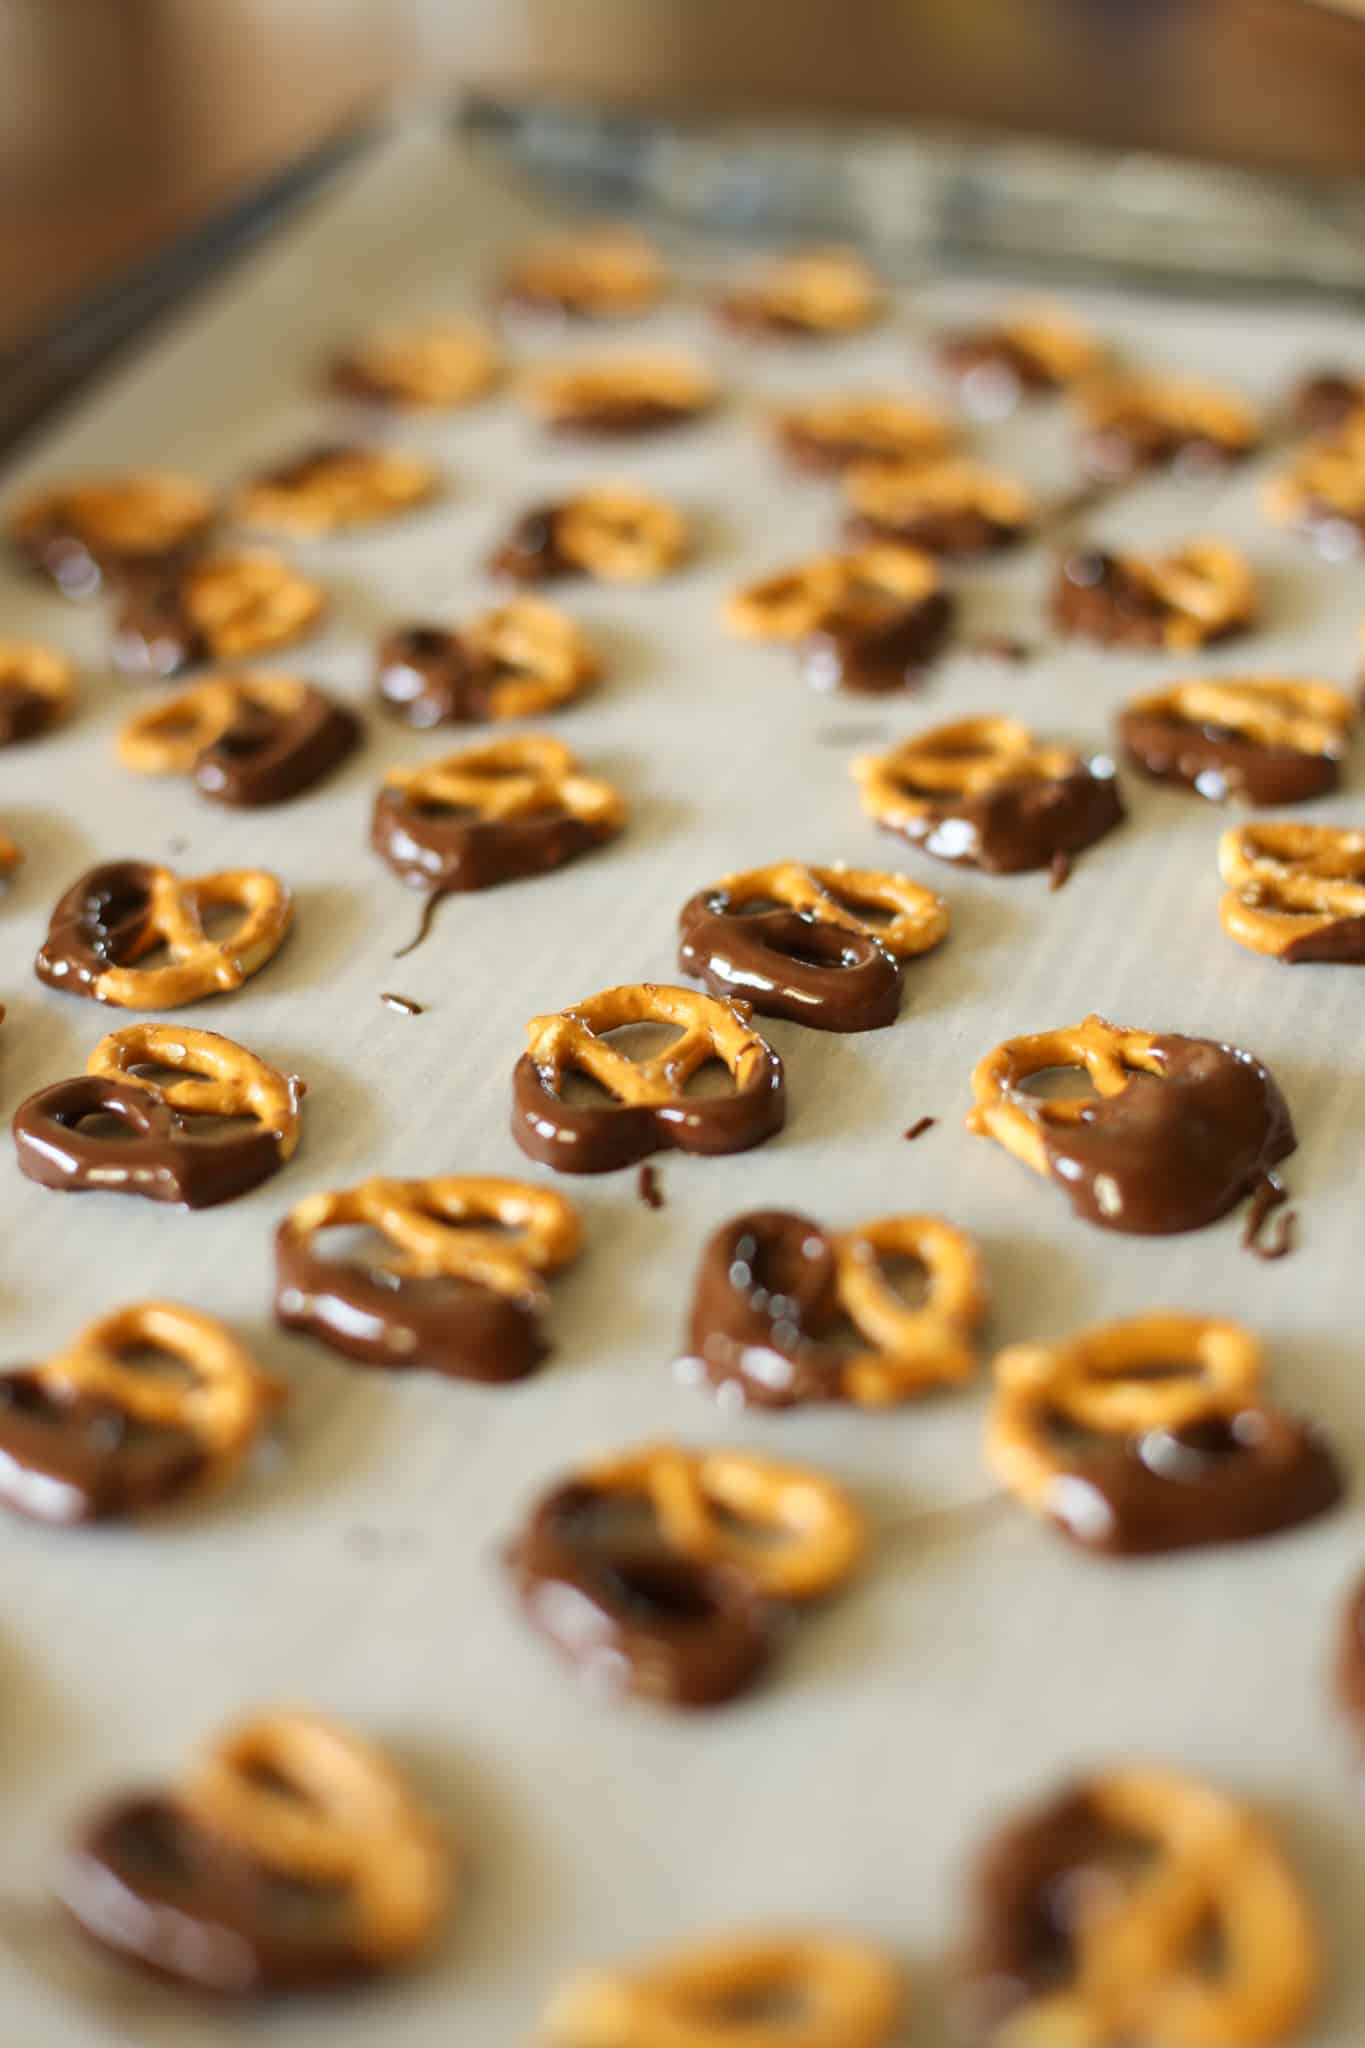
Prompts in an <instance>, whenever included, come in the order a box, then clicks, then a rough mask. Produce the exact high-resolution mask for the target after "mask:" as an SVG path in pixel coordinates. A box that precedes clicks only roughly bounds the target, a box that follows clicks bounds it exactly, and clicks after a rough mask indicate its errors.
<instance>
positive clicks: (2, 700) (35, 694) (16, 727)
mask: <svg viewBox="0 0 1365 2048" xmlns="http://www.w3.org/2000/svg"><path fill="white" fill-rule="evenodd" d="M57 717H58V710H57V706H56V704H55V703H54V702H53V700H52V698H51V697H49V696H48V695H47V694H46V693H45V692H44V691H42V690H31V689H30V688H29V687H28V685H27V684H26V683H21V682H20V681H19V680H18V678H17V677H14V676H7V677H5V678H4V679H3V680H0V747H12V746H15V745H16V744H17V743H18V742H19V741H20V740H33V739H37V737H38V735H39V733H44V732H46V731H47V729H48V727H49V726H51V725H55V724H56V722H57Z"/></svg>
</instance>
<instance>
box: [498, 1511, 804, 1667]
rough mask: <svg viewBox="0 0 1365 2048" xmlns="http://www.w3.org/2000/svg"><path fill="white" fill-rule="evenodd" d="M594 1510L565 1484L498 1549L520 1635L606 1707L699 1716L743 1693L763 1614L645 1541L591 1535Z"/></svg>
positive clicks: (759, 1644)
mask: <svg viewBox="0 0 1365 2048" xmlns="http://www.w3.org/2000/svg"><path fill="white" fill-rule="evenodd" d="M605 1506H606V1502H605V1500H604V1497H603V1496H602V1495H600V1494H597V1493H595V1492H594V1491H593V1489H592V1488H591V1487H590V1486H588V1485H586V1484H583V1483H581V1482H578V1481H572V1480H571V1481H569V1482H568V1484H566V1485H563V1486H559V1487H556V1488H555V1489H554V1491H553V1492H551V1493H549V1494H547V1495H546V1497H545V1498H544V1499H543V1500H542V1501H540V1502H539V1503H538V1505H537V1506H536V1507H535V1508H534V1509H533V1511H532V1513H531V1516H530V1519H529V1521H528V1522H527V1525H526V1527H525V1529H524V1530H523V1531H522V1533H521V1534H520V1535H519V1536H518V1537H517V1538H516V1540H515V1541H514V1542H513V1543H512V1544H511V1545H510V1547H509V1549H508V1552H507V1565H508V1569H509V1571H510V1572H511V1574H512V1578H513V1581H514V1583H515V1585H516V1588H517V1591H518V1593H519V1594H520V1596H521V1603H522V1606H523V1608H524V1609H525V1612H526V1614H527V1616H528V1618H529V1619H530V1621H531V1622H532V1624H533V1625H534V1626H535V1627H536V1628H537V1629H539V1631H540V1632H541V1634H542V1635H545V1636H548V1638H549V1639H550V1641H551V1642H552V1643H553V1644H554V1645H555V1647H556V1649H558V1650H559V1651H560V1652H561V1653H562V1654H563V1655H564V1656H566V1657H568V1658H569V1659H570V1660H571V1661H572V1662H573V1663H575V1664H577V1665H579V1666H580V1667H581V1668H582V1670H583V1671H584V1673H585V1675H586V1677H587V1678H588V1679H589V1680H590V1681H591V1682H592V1683H593V1685H594V1686H595V1687H597V1688H599V1689H601V1690H603V1691H605V1692H607V1693H609V1694H611V1695H612V1696H616V1697H619V1696H621V1695H623V1694H633V1695H635V1696H636V1697H638V1698H643V1699H652V1700H655V1701H658V1702H661V1703H663V1704H666V1705H669V1706H675V1707H710V1706H719V1705H721V1704H722V1703H723V1702H724V1701H726V1700H731V1699H734V1698H735V1697H736V1695H737V1694H739V1693H741V1692H744V1691H746V1690H747V1689H748V1687H749V1686H751V1685H752V1684H753V1683H754V1681H755V1680H756V1679H757V1677H758V1676H759V1674H760V1673H761V1671H762V1670H763V1668H764V1666H765V1665H766V1664H767V1662H768V1660H769V1658H770V1657H771V1655H772V1652H773V1649H774V1638H775V1612H774V1610H773V1608H772V1607H771V1606H770V1604H769V1603H768V1602H767V1601H766V1600H764V1599H763V1598H762V1596H761V1594H760V1593H759V1592H758V1590H757V1588H756V1587H755V1586H754V1584H753V1583H752V1581H751V1580H749V1579H748V1578H747V1576H746V1575H744V1574H743V1573H741V1572H738V1571H734V1570H729V1569H722V1568H719V1567H707V1566H703V1565H698V1564H693V1563H692V1562H691V1561H690V1560H689V1559H687V1558H685V1557H682V1556H680V1555H679V1554H678V1553H677V1552H676V1551H673V1550H670V1549H669V1548H668V1547H667V1545H666V1544H665V1543H664V1541H663V1539H662V1538H661V1536H659V1535H658V1533H657V1532H651V1531H649V1530H643V1531H635V1530H633V1529H632V1530H629V1531H624V1532H623V1531H620V1530H616V1531H613V1530H612V1529H611V1528H610V1527H609V1526H602V1527H598V1528H595V1527H594V1526H593V1511H594V1509H595V1508H598V1509H601V1508H604V1507H605Z"/></svg>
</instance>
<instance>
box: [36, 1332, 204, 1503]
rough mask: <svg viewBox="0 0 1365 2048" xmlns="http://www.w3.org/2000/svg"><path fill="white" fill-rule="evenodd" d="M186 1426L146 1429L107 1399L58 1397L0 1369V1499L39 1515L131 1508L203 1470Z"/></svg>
mask: <svg viewBox="0 0 1365 2048" xmlns="http://www.w3.org/2000/svg"><path fill="white" fill-rule="evenodd" d="M203 1470H204V1450H203V1446H202V1445H201V1444H200V1443H199V1442H198V1441H197V1440H196V1439H195V1438H194V1437H193V1436H191V1435H190V1434H189V1432H188V1431H186V1430H180V1429H147V1428H144V1427H143V1426H142V1425H141V1424H139V1423H137V1422H135V1421H133V1420H132V1419H131V1418H130V1417H129V1416H128V1415H127V1414H126V1413H125V1412H124V1410H123V1409H122V1408H119V1407H116V1406H115V1405H114V1404H113V1403H112V1402H109V1401H100V1400H96V1399H94V1398H93V1397H91V1396H88V1395H78V1396H75V1397H74V1398H71V1399H58V1398H57V1396H56V1395H55V1394H54V1393H53V1392H52V1390H51V1388H50V1387H48V1386H46V1385H45V1384H44V1382H43V1381H42V1379H41V1378H40V1377H39V1375H38V1374H37V1373H35V1372H33V1371H31V1370H29V1369H27V1368H23V1367H20V1368H19V1369H17V1370H15V1371H11V1372H6V1373H3V1374H0V1505H3V1506H4V1507H7V1508H9V1509H11V1510H12V1511H13V1512H14V1513H15V1514H20V1515H27V1516H28V1517H29V1518H30V1519H31V1520H33V1521H38V1522H56V1523H61V1524H67V1525H69V1524H71V1523H75V1522H97V1521H106V1520H110V1519H113V1518H115V1517H120V1516H125V1515H136V1514H139V1513H140V1512H142V1511H143V1510H144V1509H147V1508H154V1507H159V1506H160V1505H161V1503H162V1502H163V1501H167V1500H171V1499H173V1498H174V1497H175V1496H176V1495H177V1494H179V1493H183V1492H185V1491H186V1490H187V1489H188V1488H189V1487H191V1486H193V1485H194V1484H195V1483H196V1482H197V1481H198V1480H199V1479H200V1477H201V1476H202V1474H203Z"/></svg>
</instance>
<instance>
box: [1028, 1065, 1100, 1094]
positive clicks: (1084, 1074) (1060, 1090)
mask: <svg viewBox="0 0 1365 2048" xmlns="http://www.w3.org/2000/svg"><path fill="white" fill-rule="evenodd" d="M1014 1087H1015V1092H1016V1093H1018V1094H1020V1095H1030V1096H1032V1097H1033V1098H1034V1099H1035V1101H1043V1102H1085V1101H1092V1100H1098V1098H1099V1092H1100V1091H1099V1089H1098V1088H1097V1087H1096V1086H1095V1084H1094V1082H1093V1081H1092V1080H1091V1078H1090V1075H1089V1073H1088V1071H1087V1070H1086V1068H1085V1067H1083V1066H1074V1067H1040V1068H1039V1069H1038V1071H1037V1073H1036V1074H1026V1075H1025V1076H1024V1078H1023V1080H1022V1081H1017V1082H1016V1083H1015V1084H1014Z"/></svg>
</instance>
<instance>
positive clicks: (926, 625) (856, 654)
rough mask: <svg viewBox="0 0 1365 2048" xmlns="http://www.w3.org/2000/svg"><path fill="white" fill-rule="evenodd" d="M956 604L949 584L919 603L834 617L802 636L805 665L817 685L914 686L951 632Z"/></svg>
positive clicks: (878, 690) (874, 689) (876, 689)
mask: <svg viewBox="0 0 1365 2048" xmlns="http://www.w3.org/2000/svg"><path fill="white" fill-rule="evenodd" d="M954 610H955V606H954V601H953V599H952V598H951V597H950V596H949V594H948V592H947V591H946V590H931V591H930V592H929V595H928V596H927V597H922V598H921V599H920V600H919V602H918V603H917V604H901V605H898V604H888V605H887V606H886V608H885V611H884V613H882V614H881V615H880V616H874V617H872V618H860V617H856V616H855V617H852V618H847V619H839V618H835V619H831V620H830V621H829V622H828V623H827V624H825V625H823V626H820V627H817V628H816V630H815V631H814V632H813V633H808V634H807V635H806V637H805V638H804V639H803V640H802V641H801V643H800V647H799V649H798V652H799V654H800V658H801V665H802V667H803V668H804V670H805V672H806V675H807V677H808V678H809V680H810V681H811V682H812V683H814V685H815V687H816V688H817V689H819V690H861V691H863V692H865V693H867V694H869V695H880V694H882V693H884V692H886V691H888V690H912V689H914V687H915V686H916V684H917V683H918V682H919V680H920V673H921V671H922V670H923V668H924V667H925V665H926V664H927V663H928V662H930V661H931V660H932V659H933V657H934V656H935V655H936V654H937V653H938V651H939V649H940V648H941V647H942V645H943V643H944V641H945V639H946V638H947V636H948V632H949V629H950V628H951V626H952V623H953V613H954Z"/></svg>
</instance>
